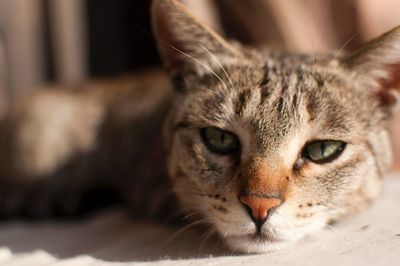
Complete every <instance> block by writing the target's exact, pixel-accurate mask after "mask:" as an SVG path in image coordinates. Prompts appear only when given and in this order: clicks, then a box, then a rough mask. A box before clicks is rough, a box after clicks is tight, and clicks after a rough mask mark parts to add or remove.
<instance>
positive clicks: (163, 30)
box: [152, 0, 239, 74]
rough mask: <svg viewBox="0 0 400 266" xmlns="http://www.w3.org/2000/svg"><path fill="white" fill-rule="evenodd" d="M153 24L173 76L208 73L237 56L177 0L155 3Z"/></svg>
mask: <svg viewBox="0 0 400 266" xmlns="http://www.w3.org/2000/svg"><path fill="white" fill-rule="evenodd" d="M152 23H153V30H154V33H155V36H156V39H157V42H158V46H159V50H160V52H161V55H162V57H163V60H164V63H165V65H166V67H167V68H168V69H169V70H170V71H171V72H172V73H173V74H179V73H183V72H185V71H187V70H189V71H193V70H199V71H210V70H211V69H213V67H214V66H216V65H219V64H220V61H221V59H223V58H232V56H238V55H239V51H237V49H236V48H234V47H233V46H232V45H230V44H229V43H228V42H227V41H226V40H224V38H223V37H221V36H220V35H219V34H218V33H216V32H215V31H213V30H212V29H210V28H208V27H207V26H206V25H204V24H202V23H201V22H200V21H198V20H197V19H196V18H195V17H194V16H193V15H192V14H191V13H190V11H188V9H187V8H186V7H185V6H184V5H183V4H182V3H181V2H179V1H177V0H154V1H153V6H152Z"/></svg>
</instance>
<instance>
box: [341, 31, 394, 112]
mask: <svg viewBox="0 0 400 266" xmlns="http://www.w3.org/2000/svg"><path fill="white" fill-rule="evenodd" d="M342 64H343V65H344V66H345V67H346V69H347V70H349V71H350V72H349V73H350V74H352V79H353V80H355V81H356V82H358V83H361V84H362V86H363V88H364V89H366V90H369V91H372V92H373V94H374V95H375V96H377V97H378V99H379V100H380V102H381V105H382V106H384V107H389V108H391V107H392V106H395V104H398V103H399V99H400V97H399V96H400V26H398V27H396V28H394V29H393V30H391V31H389V32H387V33H385V34H383V35H381V36H380V37H378V38H376V39H374V40H371V41H370V42H368V43H366V44H365V45H364V46H362V47H361V48H360V49H358V50H356V51H355V52H353V53H350V54H348V55H346V56H344V57H343V58H342Z"/></svg>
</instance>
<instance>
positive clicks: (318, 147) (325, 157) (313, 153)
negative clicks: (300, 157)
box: [304, 140, 346, 163]
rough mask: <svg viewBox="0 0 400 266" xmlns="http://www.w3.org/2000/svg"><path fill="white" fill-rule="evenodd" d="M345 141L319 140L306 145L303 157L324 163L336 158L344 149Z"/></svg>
mask: <svg viewBox="0 0 400 266" xmlns="http://www.w3.org/2000/svg"><path fill="white" fill-rule="evenodd" d="M345 146H346V143H344V142H341V141H335V140H319V141H314V142H311V143H310V144H308V145H306V147H305V149H304V157H306V158H308V159H310V160H311V161H313V162H315V163H326V162H329V161H332V160H334V159H336V158H337V157H338V156H339V155H340V154H341V153H342V151H343V150H344V148H345Z"/></svg>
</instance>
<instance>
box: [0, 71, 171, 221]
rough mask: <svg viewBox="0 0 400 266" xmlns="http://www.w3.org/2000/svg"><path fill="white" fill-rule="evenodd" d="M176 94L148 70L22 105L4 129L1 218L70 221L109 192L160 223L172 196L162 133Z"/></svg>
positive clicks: (0, 131)
mask: <svg viewBox="0 0 400 266" xmlns="http://www.w3.org/2000/svg"><path fill="white" fill-rule="evenodd" d="M171 92H172V90H171V88H170V85H169V82H168V79H167V76H166V75H165V73H164V72H163V71H156V70H149V71H146V72H143V73H138V74H136V75H132V76H129V77H120V78H115V79H110V80H98V81H93V82H88V83H85V84H82V85H81V86H77V87H74V88H71V87H68V86H61V85H58V86H54V87H45V88H41V89H38V90H37V91H36V92H35V93H34V94H33V95H30V96H27V97H24V98H21V99H20V100H17V101H16V102H15V103H14V104H13V105H12V107H11V109H10V110H9V112H8V113H7V114H6V116H5V117H4V118H3V119H2V121H1V123H0V147H1V151H2V152H1V154H0V161H1V164H0V166H1V167H0V176H1V183H2V188H1V192H2V198H3V200H2V201H1V208H0V209H1V210H0V214H2V216H6V217H7V216H11V215H27V216H33V217H41V216H49V215H54V214H59V215H63V214H71V213H74V212H76V211H77V208H78V207H79V204H82V202H79V201H81V200H82V197H83V196H84V195H85V194H86V193H87V192H88V191H90V190H92V189H96V188H107V189H108V190H109V191H114V192H115V193H116V194H117V195H119V196H120V197H121V198H122V199H123V200H124V201H125V202H130V203H131V204H130V205H131V206H130V207H132V208H133V209H135V212H136V214H138V213H137V212H140V213H139V214H138V215H143V214H147V215H159V213H158V212H157V211H160V210H163V209H164V208H163V207H164V206H163V204H162V201H163V200H165V199H167V198H168V196H170V195H167V193H166V192H167V191H168V192H169V191H170V189H169V187H168V185H169V184H168V179H167V176H166V172H165V159H164V157H165V155H164V147H163V143H162V139H161V137H162V136H161V131H162V124H163V121H164V118H165V116H166V113H167V109H168V107H169V105H170V101H171V96H172V94H171ZM139 177H140V178H139ZM152 195H157V197H158V198H159V200H156V197H153V196H152ZM104 196H107V195H104ZM100 197H101V195H100ZM157 201H160V202H159V203H158V205H160V206H153V205H154V204H157Z"/></svg>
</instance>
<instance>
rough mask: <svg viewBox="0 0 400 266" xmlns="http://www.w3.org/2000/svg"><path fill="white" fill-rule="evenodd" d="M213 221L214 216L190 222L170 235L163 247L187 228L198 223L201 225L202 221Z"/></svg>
mask: <svg viewBox="0 0 400 266" xmlns="http://www.w3.org/2000/svg"><path fill="white" fill-rule="evenodd" d="M211 221H213V219H212V218H204V219H201V220H198V221H195V222H192V223H190V224H188V225H186V226H184V227H183V228H181V229H180V230H178V231H177V232H175V233H174V234H173V235H172V236H171V237H169V238H168V239H167V240H166V241H165V242H164V244H163V245H162V246H161V248H165V247H166V246H167V245H168V244H170V243H171V241H173V240H174V239H176V238H177V237H178V236H179V235H181V234H182V233H183V232H185V231H186V230H188V229H190V228H192V227H194V226H196V225H199V224H202V223H205V222H211Z"/></svg>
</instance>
